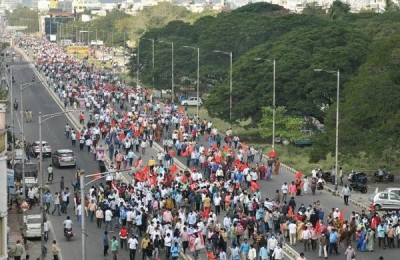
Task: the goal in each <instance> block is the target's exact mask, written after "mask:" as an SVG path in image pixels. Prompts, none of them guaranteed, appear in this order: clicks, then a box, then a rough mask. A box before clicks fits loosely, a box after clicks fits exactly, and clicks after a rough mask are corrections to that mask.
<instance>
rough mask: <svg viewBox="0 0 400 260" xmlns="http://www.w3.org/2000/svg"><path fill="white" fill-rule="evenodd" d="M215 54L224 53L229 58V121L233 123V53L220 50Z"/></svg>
mask: <svg viewBox="0 0 400 260" xmlns="http://www.w3.org/2000/svg"><path fill="white" fill-rule="evenodd" d="M214 52H216V53H222V54H225V55H228V56H229V121H230V122H231V123H232V76H233V70H232V59H233V53H232V52H231V51H230V52H227V51H219V50H215V51H214Z"/></svg>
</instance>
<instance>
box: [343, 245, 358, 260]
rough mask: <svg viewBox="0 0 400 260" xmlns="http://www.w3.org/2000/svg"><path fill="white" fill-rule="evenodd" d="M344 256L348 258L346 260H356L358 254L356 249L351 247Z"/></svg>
mask: <svg viewBox="0 0 400 260" xmlns="http://www.w3.org/2000/svg"><path fill="white" fill-rule="evenodd" d="M344 255H345V256H346V260H354V259H356V252H355V251H354V249H353V248H352V247H351V246H349V247H348V248H347V249H346V251H345V252H344Z"/></svg>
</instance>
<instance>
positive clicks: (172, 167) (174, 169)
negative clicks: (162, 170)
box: [169, 164, 178, 173]
mask: <svg viewBox="0 0 400 260" xmlns="http://www.w3.org/2000/svg"><path fill="white" fill-rule="evenodd" d="M176 170H178V166H176V165H175V164H173V165H172V166H171V168H169V171H170V172H171V173H174V172H176Z"/></svg>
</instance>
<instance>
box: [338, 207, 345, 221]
mask: <svg viewBox="0 0 400 260" xmlns="http://www.w3.org/2000/svg"><path fill="white" fill-rule="evenodd" d="M339 220H340V224H341V225H343V223H344V209H341V210H340V215H339Z"/></svg>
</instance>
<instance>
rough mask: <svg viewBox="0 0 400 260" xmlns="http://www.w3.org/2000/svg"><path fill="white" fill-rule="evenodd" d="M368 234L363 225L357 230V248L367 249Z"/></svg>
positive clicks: (362, 250)
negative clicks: (366, 236)
mask: <svg viewBox="0 0 400 260" xmlns="http://www.w3.org/2000/svg"><path fill="white" fill-rule="evenodd" d="M366 234H367V232H366V231H365V228H364V226H361V228H360V229H358V230H357V233H356V242H357V250H358V251H361V252H364V251H365V250H366V245H367V243H366V239H365V235H366Z"/></svg>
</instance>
